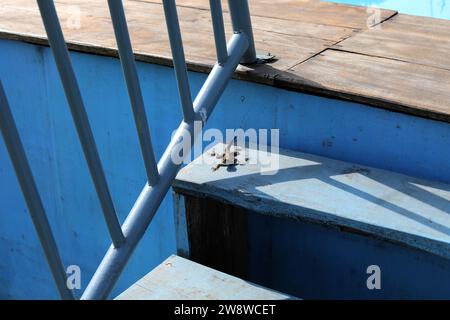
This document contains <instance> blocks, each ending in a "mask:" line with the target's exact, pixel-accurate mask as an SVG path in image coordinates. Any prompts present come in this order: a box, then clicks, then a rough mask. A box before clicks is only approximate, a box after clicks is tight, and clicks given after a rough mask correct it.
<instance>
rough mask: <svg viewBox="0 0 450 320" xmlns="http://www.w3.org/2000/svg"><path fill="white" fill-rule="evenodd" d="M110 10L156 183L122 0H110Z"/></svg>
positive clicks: (152, 179)
mask: <svg viewBox="0 0 450 320" xmlns="http://www.w3.org/2000/svg"><path fill="white" fill-rule="evenodd" d="M108 6H109V11H110V14H111V20H112V23H113V28H114V33H115V36H116V41H117V47H118V49H119V56H120V63H121V64H122V70H123V74H124V77H125V82H126V84H127V88H128V95H129V97H130V102H131V108H132V110H133V116H134V121H135V125H136V129H137V132H138V137H139V143H140V145H141V152H142V157H143V159H144V164H145V169H146V172H147V179H148V182H149V184H150V185H155V184H156V183H158V180H159V173H158V167H157V163H156V159H155V154H154V152H153V146H152V141H151V137H150V130H149V127H148V121H147V115H146V112H145V107H144V99H143V97H142V91H141V87H140V83H139V76H138V73H137V70H136V63H135V59H134V55H133V49H132V47H131V41H130V35H129V33H128V26H127V20H126V18H125V12H124V8H123V3H122V0H108Z"/></svg>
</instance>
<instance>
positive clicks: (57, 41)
mask: <svg viewBox="0 0 450 320" xmlns="http://www.w3.org/2000/svg"><path fill="white" fill-rule="evenodd" d="M228 2H229V8H230V15H231V20H232V25H233V31H234V34H233V35H232V37H231V38H230V40H229V42H228V44H226V37H225V31H224V23H223V16H222V8H221V4H220V0H210V5H211V18H212V23H213V31H214V39H215V44H216V53H217V63H216V64H215V65H214V67H213V69H212V71H211V72H210V74H209V75H208V78H207V79H206V81H205V83H204V84H203V86H202V88H201V89H200V91H199V93H198V94H197V96H196V98H195V100H194V101H193V102H192V97H191V91H190V87H189V80H188V74H187V67H186V60H185V55H184V50H183V43H182V38H181V31H180V26H179V22H178V15H177V8H176V4H175V1H174V0H163V8H164V14H165V18H166V24H167V30H168V34H169V41H170V47H171V51H172V58H173V65H174V70H175V76H176V79H177V85H178V91H179V98H180V104H181V109H182V111H183V120H182V121H181V123H180V125H179V127H178V129H177V131H176V132H175V134H174V135H173V137H172V139H171V141H170V143H169V145H168V146H167V148H166V150H165V152H164V154H163V155H162V157H161V159H160V160H159V162H158V164H156V160H155V155H154V152H153V147H152V143H151V137H150V131H149V128H148V122H147V117H146V112H145V107H144V102H143V98H142V92H141V88H140V83H139V77H138V74H137V70H136V65H135V61H134V55H133V51H132V47H131V41H130V36H129V33H128V27H127V23H126V18H125V12H124V8H123V4H122V1H121V0H108V6H109V10H110V14H111V20H112V24H113V28H114V33H115V36H116V41H117V46H118V51H119V57H120V62H121V65H122V70H123V75H124V77H125V81H126V85H127V88H128V94H129V97H130V102H131V107H132V110H133V116H134V120H135V124H136V129H137V133H138V137H139V142H140V147H141V153H142V157H143V159H144V165H145V168H146V173H147V179H148V183H147V184H145V186H144V188H143V190H142V192H141V194H140V195H139V197H138V198H137V200H136V202H135V204H134V206H133V208H132V209H131V211H130V213H129V214H128V216H127V218H126V220H125V222H124V223H123V225H122V226H120V224H119V221H118V219H117V216H116V213H115V210H114V205H113V202H112V199H111V196H110V193H109V189H108V185H107V183H106V178H105V175H104V172H103V168H102V164H101V161H100V157H99V155H98V152H97V147H96V145H95V140H94V137H93V135H92V131H91V128H90V125H89V121H88V117H87V114H86V111H85V108H84V104H83V100H82V97H81V93H80V89H79V87H78V83H77V80H76V77H75V73H74V71H73V68H72V64H71V61H70V56H69V52H68V50H67V45H66V43H65V41H64V36H63V33H62V30H61V26H60V23H59V20H58V16H57V13H56V9H55V5H54V3H53V1H52V0H37V3H38V5H39V10H40V12H41V17H42V20H43V22H44V26H45V30H46V32H47V36H48V40H49V44H50V47H51V50H52V52H53V56H54V59H55V62H56V65H57V68H58V72H59V75H60V78H61V81H62V84H63V87H64V91H65V94H66V98H67V100H68V103H69V107H70V110H71V113H72V118H73V120H74V123H75V126H76V128H77V132H78V137H79V140H80V142H81V144H82V147H83V152H84V154H85V158H86V161H87V163H88V167H89V170H90V173H91V177H92V180H93V182H94V185H95V188H96V191H97V196H98V198H99V200H100V204H101V206H102V209H103V214H104V217H105V220H106V223H107V225H108V229H109V232H110V235H111V239H112V244H111V246H110V248H109V249H108V251H107V252H106V254H105V256H104V258H103V260H102V262H101V263H100V265H99V267H98V268H97V270H96V272H95V274H94V276H93V277H92V279H91V281H90V282H89V284H88V286H87V288H86V290H85V291H84V293H83V295H82V297H81V298H82V299H105V298H107V297H108V295H109V293H110V292H111V290H112V289H113V287H114V285H115V283H116V282H117V279H118V278H119V276H120V274H121V272H122V271H123V269H124V267H125V265H126V263H127V262H128V260H129V258H130V257H131V255H132V253H133V251H134V249H135V247H136V246H137V244H138V243H139V241H140V239H141V238H142V236H143V235H144V233H145V231H146V229H147V228H148V226H149V224H150V223H151V221H152V219H153V217H154V215H155V213H156V211H157V209H158V207H159V206H160V204H161V202H162V200H163V198H164V196H165V195H166V194H167V191H168V190H169V188H170V186H171V184H172V182H173V180H174V179H175V176H176V174H177V173H178V170H179V169H180V167H181V163H175V162H174V161H172V155H173V154H180V151H181V149H180V148H181V145H182V144H180V143H179V142H180V141H181V139H183V138H184V137H185V136H186V133H189V134H190V137H192V138H191V143H190V146H189V150H183V152H182V154H183V157H185V156H186V155H188V154H189V152H190V148H192V145H193V144H194V141H195V139H196V135H197V134H198V130H194V127H195V121H196V120H200V121H202V124H203V125H204V124H205V123H206V121H207V120H208V118H209V117H210V115H211V113H212V111H213V110H214V107H215V105H216V104H217V101H218V100H219V98H220V96H221V95H222V93H223V91H224V90H225V88H226V86H227V84H228V82H229V80H230V79H231V77H232V76H233V73H234V71H235V69H236V67H237V66H238V65H239V63H253V62H255V61H256V53H255V46H254V43H253V33H252V27H251V21H250V12H249V7H248V3H247V0H229V1H228ZM0 88H1V83H0ZM0 127H1V128H0V129H2V133H3V136H4V138H5V140H6V141H7V146H8V151H9V153H10V156H11V159H12V161H13V164H14V168H15V170H16V174H17V176H18V178H19V181H20V183H21V187H22V190H23V193H24V196H25V198H26V199H27V204H28V205H29V208H30V214H32V218H33V223H34V224H35V227H36V230H37V231H38V235H39V237H40V239H41V243H42V246H43V248H44V251H45V254H46V256H47V259H48V262H49V265H50V268H51V270H52V273H53V276H54V278H55V281H56V283H57V286H58V289H59V291H60V295H61V297H62V298H64V299H69V298H73V295H72V293H71V291H70V290H68V289H67V287H64V285H65V279H66V275H65V274H64V269H63V265H62V262H61V259H60V257H59V254H58V250H57V247H56V243H55V241H54V239H53V235H52V233H51V229H50V227H49V224H48V221H47V217H46V215H45V211H44V209H43V206H42V203H41V202H40V198H39V194H38V191H37V189H36V186H35V184H34V181H33V178H32V176H31V171H30V169H29V166H28V163H27V161H26V157H25V153H24V151H23V148H22V149H21V147H20V146H21V143H20V139H19V136H18V133H17V129H15V124H14V122H13V119H12V115H11V113H10V111H9V107H8V105H7V102H6V97H4V94H3V90H0ZM5 128H6V129H5ZM15 144H17V146H18V147H17V148H15V147H14V145H15ZM11 146H12V147H11ZM32 209H33V210H32Z"/></svg>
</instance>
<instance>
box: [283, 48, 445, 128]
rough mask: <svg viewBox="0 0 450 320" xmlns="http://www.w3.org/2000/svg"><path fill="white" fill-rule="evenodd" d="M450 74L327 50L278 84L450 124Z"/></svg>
mask: <svg viewBox="0 0 450 320" xmlns="http://www.w3.org/2000/svg"><path fill="white" fill-rule="evenodd" d="M449 80H450V73H449V72H448V71H447V70H443V69H438V68H434V67H428V66H423V65H416V64H411V63H407V62H402V61H397V60H391V59H386V58H377V57H370V56H365V55H361V54H354V53H349V52H345V51H335V50H327V51H325V52H324V53H322V54H320V55H319V56H317V57H316V58H314V59H311V60H309V61H307V62H305V63H303V64H300V65H298V66H296V67H295V68H293V69H292V71H291V72H286V73H284V74H282V75H280V76H279V77H278V78H277V81H280V82H281V81H283V82H285V83H286V85H294V86H300V87H303V88H304V89H305V90H311V91H312V92H315V93H322V94H329V93H330V92H333V94H332V95H334V94H335V93H336V95H338V96H339V97H341V98H344V99H349V100H352V101H358V102H361V103H366V104H377V105H381V106H383V107H384V108H387V109H391V110H394V111H402V112H406V113H410V114H414V115H417V116H421V117H426V118H432V119H436V120H444V121H450V112H449V111H450V108H449V107H450V103H449V101H450V81H449Z"/></svg>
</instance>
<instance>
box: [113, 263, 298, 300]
mask: <svg viewBox="0 0 450 320" xmlns="http://www.w3.org/2000/svg"><path fill="white" fill-rule="evenodd" d="M285 299H293V298H292V297H290V296H288V295H285V294H282V293H279V292H275V291H272V290H269V289H266V288H263V287H260V286H257V285H255V284H252V283H249V282H247V281H244V280H241V279H239V278H236V277H233V276H230V275H228V274H225V273H223V272H219V271H216V270H214V269H211V268H208V267H205V266H202V265H201V264H198V263H195V262H192V261H190V260H187V259H184V258H181V257H178V256H175V255H173V256H171V257H169V258H168V259H167V260H166V261H164V262H163V263H161V264H160V265H159V266H158V267H156V268H155V269H154V270H152V271H151V272H150V273H149V274H147V275H146V276H145V277H143V278H142V279H141V280H139V281H138V282H136V283H135V284H133V285H132V286H131V287H130V288H129V289H127V290H126V291H124V292H123V293H122V294H120V295H119V296H118V297H117V298H116V300H285Z"/></svg>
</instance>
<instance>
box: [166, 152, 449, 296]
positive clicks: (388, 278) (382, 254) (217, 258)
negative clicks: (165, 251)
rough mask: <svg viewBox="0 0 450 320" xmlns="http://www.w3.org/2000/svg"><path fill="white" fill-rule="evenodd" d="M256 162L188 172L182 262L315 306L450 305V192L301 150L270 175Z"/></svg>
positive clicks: (181, 220) (194, 166)
mask: <svg viewBox="0 0 450 320" xmlns="http://www.w3.org/2000/svg"><path fill="white" fill-rule="evenodd" d="M222 148H223V146H218V147H217V148H216V149H222ZM245 152H248V153H249V159H248V161H247V162H246V164H244V165H237V166H235V167H220V168H219V169H218V170H212V168H213V167H214V163H213V162H214V161H217V160H215V159H214V158H215V157H212V156H211V155H210V153H209V152H206V153H205V154H204V158H203V159H202V158H198V159H196V160H195V161H193V162H192V163H191V164H189V165H187V166H186V167H185V168H183V169H182V170H181V171H180V173H179V174H178V176H177V178H176V180H175V182H174V184H173V187H174V191H175V193H174V208H175V210H174V211H175V225H176V227H177V232H176V234H177V247H178V254H179V255H182V256H184V257H188V258H190V259H191V260H194V261H197V262H200V263H202V264H204V265H208V266H211V267H214V268H216V269H218V270H222V271H225V272H227V273H230V274H234V275H239V277H241V278H244V279H246V280H249V281H252V282H254V283H257V284H260V285H264V286H267V287H270V288H272V289H275V290H278V291H282V292H286V293H288V294H292V295H294V296H297V297H302V298H303V299H328V298H331V299H358V298H364V299H372V298H374V299H378V298H381V299H404V298H407V299H429V298H434V299H441V298H444V299H449V298H450V286H449V285H448V284H449V283H450V185H448V184H444V183H439V182H435V181H427V180H424V179H419V178H416V177H411V176H406V175H403V174H399V173H396V172H391V171H386V170H380V169H377V168H372V167H366V166H361V165H358V164H353V163H348V162H344V161H338V160H334V159H330V158H325V157H319V156H315V155H311V154H305V153H301V152H295V151H290V150H280V151H279V154H278V155H277V156H275V157H274V156H272V160H273V162H272V167H268V166H266V165H263V164H262V163H261V161H259V162H258V161H256V162H255V160H257V159H258V158H260V159H263V160H264V152H262V151H259V150H256V149H254V148H250V149H249V150H241V151H240V155H239V156H240V157H242V156H244V154H245ZM277 157H278V159H277ZM244 158H245V156H244ZM265 160H267V159H265ZM240 161H245V159H242V158H241V159H240ZM277 161H278V166H276V165H275V164H276V162H277ZM405 161H408V159H405ZM436 170H439V168H436ZM205 239H207V241H205ZM373 270H379V272H378V273H379V274H380V279H381V286H380V289H378V287H375V288H373V287H372V286H371V284H370V283H369V282H370V281H371V278H370V276H371V275H372V273H373V272H374V271H373Z"/></svg>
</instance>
